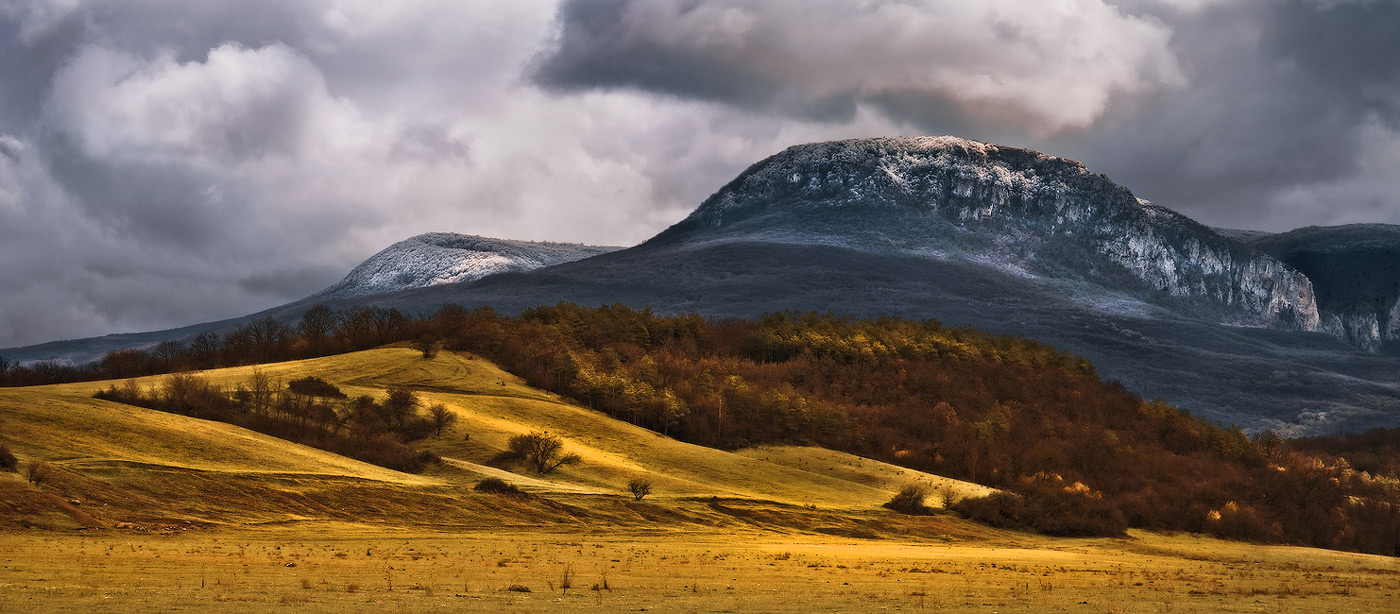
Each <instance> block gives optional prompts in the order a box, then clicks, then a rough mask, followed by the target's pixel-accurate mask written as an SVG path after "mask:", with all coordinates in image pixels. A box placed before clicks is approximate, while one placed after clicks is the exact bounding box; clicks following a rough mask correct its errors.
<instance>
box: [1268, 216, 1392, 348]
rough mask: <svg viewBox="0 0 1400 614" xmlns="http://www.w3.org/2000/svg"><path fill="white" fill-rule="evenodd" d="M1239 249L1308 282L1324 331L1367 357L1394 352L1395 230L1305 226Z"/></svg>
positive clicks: (1364, 226) (1373, 226)
mask: <svg viewBox="0 0 1400 614" xmlns="http://www.w3.org/2000/svg"><path fill="white" fill-rule="evenodd" d="M1244 243H1246V244H1247V245H1249V246H1250V247H1252V248H1254V249H1256V250H1259V251H1261V252H1263V253H1266V254H1269V255H1270V256H1273V257H1274V258H1277V259H1278V260H1280V261H1283V262H1284V263H1286V264H1288V266H1290V267H1292V268H1294V269H1296V270H1298V271H1301V272H1302V273H1303V274H1305V275H1307V276H1308V278H1309V279H1311V280H1312V282H1313V287H1314V290H1315V293H1316V296H1317V303H1318V306H1319V308H1320V309H1321V310H1322V311H1323V312H1325V314H1326V316H1327V321H1325V322H1324V326H1325V327H1327V328H1328V329H1330V330H1334V331H1337V333H1338V334H1340V335H1342V336H1344V337H1345V338H1346V339H1347V341H1349V342H1350V343H1352V344H1354V345H1356V346H1358V347H1361V348H1364V349H1366V350H1369V351H1387V352H1390V353H1396V352H1397V351H1400V348H1396V347H1395V346H1394V345H1393V344H1395V342H1396V341H1400V226H1394V225H1389V224H1350V225H1346V226H1331V227H1318V226H1309V227H1307V228H1299V229H1297V230H1292V231H1289V232H1284V233H1278V234H1260V235H1257V236H1253V237H1249V238H1247V239H1245V240H1244Z"/></svg>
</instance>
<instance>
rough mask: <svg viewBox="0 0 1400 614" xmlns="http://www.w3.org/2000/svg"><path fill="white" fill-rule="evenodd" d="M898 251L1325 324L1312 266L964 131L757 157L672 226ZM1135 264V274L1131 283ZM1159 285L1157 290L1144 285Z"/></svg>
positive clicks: (1229, 317) (1251, 318)
mask: <svg viewBox="0 0 1400 614" xmlns="http://www.w3.org/2000/svg"><path fill="white" fill-rule="evenodd" d="M668 235H669V236H678V237H688V238H687V239H686V240H688V241H690V242H695V241H696V240H705V238H706V237H718V238H719V240H733V239H734V237H735V236H736V235H741V236H747V237H750V238H752V237H764V238H766V239H769V240H773V241H796V242H802V243H808V244H811V243H822V244H830V245H841V246H845V247H851V248H855V249H864V250H869V249H884V250H899V251H903V252H906V253H916V254H923V255H927V256H930V257H934V258H940V259H945V260H946V259H958V260H964V261H971V262H981V263H985V264H989V265H991V266H994V267H996V268H999V269H1001V270H1004V271H1007V272H1012V273H1015V274H1019V275H1023V276H1026V277H1031V278H1041V279H1056V280H1060V281H1068V280H1072V281H1082V282H1087V283H1090V284H1093V285H1096V286H1099V287H1101V288H1104V289H1107V290H1110V291H1119V292H1129V293H1131V294H1136V295H1142V296H1150V295H1151V294H1152V293H1154V292H1160V293H1163V294H1165V295H1168V296H1170V297H1172V298H1174V299H1178V300H1179V301H1183V302H1188V303H1197V304H1202V305H1214V306H1216V307H1219V308H1220V310H1221V311H1220V314H1219V315H1220V317H1221V318H1222V320H1223V321H1225V322H1227V323H1230V324H1235V325H1245V326H1268V327H1274V328H1287V329H1294V330H1309V331H1310V330H1316V329H1317V328H1318V326H1319V322H1320V321H1321V315H1320V314H1319V311H1318V308H1317V304H1316V300H1315V298H1314V295H1313V288H1312V284H1311V282H1310V281H1309V280H1308V278H1307V276H1305V275H1303V274H1302V273H1300V272H1299V271H1297V270H1295V269H1293V268H1291V267H1289V266H1287V265H1286V264H1284V263H1282V262H1280V261H1278V260H1277V259H1275V258H1272V257H1269V256H1267V255H1265V254H1262V253H1260V252H1257V251H1255V250H1252V249H1249V248H1248V247H1246V246H1245V245H1242V244H1241V243H1239V242H1237V241H1234V240H1232V239H1229V238H1226V237H1222V236H1220V235H1218V234H1217V233H1215V232H1214V231H1212V230H1211V229H1209V228H1207V227H1205V226H1203V225H1201V224H1199V223H1196V222H1195V221H1194V220H1191V219H1190V218H1187V217H1186V216H1183V215H1181V214H1179V213H1176V212H1175V211H1172V210H1170V209H1167V208H1164V207H1158V206H1155V205H1153V204H1151V203H1149V202H1147V201H1144V200H1141V199H1139V198H1136V197H1134V196H1133V194H1132V193H1131V192H1129V191H1128V190H1127V189H1126V188H1123V187H1121V186H1119V185H1117V184H1114V183H1113V182H1111V181H1109V180H1108V178H1107V177H1105V176H1103V175H1099V174H1095V173H1092V172H1090V171H1089V170H1088V169H1086V168H1085V167H1084V165H1082V164H1080V163H1079V162H1076V161H1073V160H1067V159H1064V158H1058V157H1055V156H1049V155H1045V154H1042V153H1039V152H1035V151H1031V150H1027V149H1019V148H1014V147H1004V146H997V145H989V144H986V143H979V142H976V141H969V140H966V139H961V138H956V137H947V136H944V137H921V138H880V139H858V140H850V141H837V142H830V143H815V144H809V145H798V146H795V147H791V148H788V149H787V150H785V151H783V152H781V153H779V154H777V155H775V156H772V157H770V158H768V159H766V160H763V161H761V162H759V163H758V164H755V165H753V166H752V167H750V168H749V169H748V170H746V171H745V172H744V173H743V174H741V175H740V176H739V177H738V178H736V179H734V180H733V181H732V182H730V183H729V184H728V185H726V186H724V187H723V188H721V189H720V190H719V191H718V192H717V193H715V194H714V195H713V196H711V197H710V198H709V199H707V200H706V201H705V202H704V203H702V204H701V205H700V207H699V208H697V209H696V210H695V211H694V213H692V214H691V215H690V217H688V218H686V220H685V221H683V222H681V223H680V224H677V225H676V226H675V227H673V228H672V229H670V230H668V231H667V233H663V235H662V236H663V237H665V236H668ZM1123 273H1126V274H1127V275H1129V276H1131V277H1133V278H1135V279H1136V280H1137V282H1138V284H1137V285H1139V286H1142V287H1139V288H1134V287H1132V286H1133V285H1134V284H1124V283H1123V280H1122V279H1119V278H1118V277H1121V275H1122V274H1123ZM1144 290H1146V292H1145V293H1144V292H1143V291H1144Z"/></svg>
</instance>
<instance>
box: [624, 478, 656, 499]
mask: <svg viewBox="0 0 1400 614" xmlns="http://www.w3.org/2000/svg"><path fill="white" fill-rule="evenodd" d="M627 491H628V492H630V493H632V496H633V497H636V498H637V500H638V501H641V500H642V497H645V496H647V495H649V494H651V480H648V479H646V478H642V477H636V478H632V481H630V482H628V483H627Z"/></svg>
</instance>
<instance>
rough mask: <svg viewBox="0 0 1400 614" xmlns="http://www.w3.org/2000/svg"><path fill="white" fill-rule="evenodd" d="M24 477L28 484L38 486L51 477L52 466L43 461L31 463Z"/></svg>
mask: <svg viewBox="0 0 1400 614" xmlns="http://www.w3.org/2000/svg"><path fill="white" fill-rule="evenodd" d="M24 477H25V478H26V479H28V480H29V483H30V484H33V485H35V486H39V485H40V484H43V483H44V482H47V481H49V478H50V477H53V465H50V464H48V463H46V462H44V461H31V462H30V463H29V468H28V469H27V470H26V471H25V472H24Z"/></svg>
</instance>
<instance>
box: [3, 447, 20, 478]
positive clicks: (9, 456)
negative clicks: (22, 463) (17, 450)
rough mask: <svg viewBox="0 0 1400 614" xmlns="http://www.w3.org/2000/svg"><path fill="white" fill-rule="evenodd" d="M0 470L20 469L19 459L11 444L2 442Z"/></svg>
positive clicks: (14, 470)
mask: <svg viewBox="0 0 1400 614" xmlns="http://www.w3.org/2000/svg"><path fill="white" fill-rule="evenodd" d="M0 471H5V472H8V473H14V472H16V471H19V459H18V458H15V455H14V453H13V452H11V451H10V446H9V445H7V444H3V443H0Z"/></svg>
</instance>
